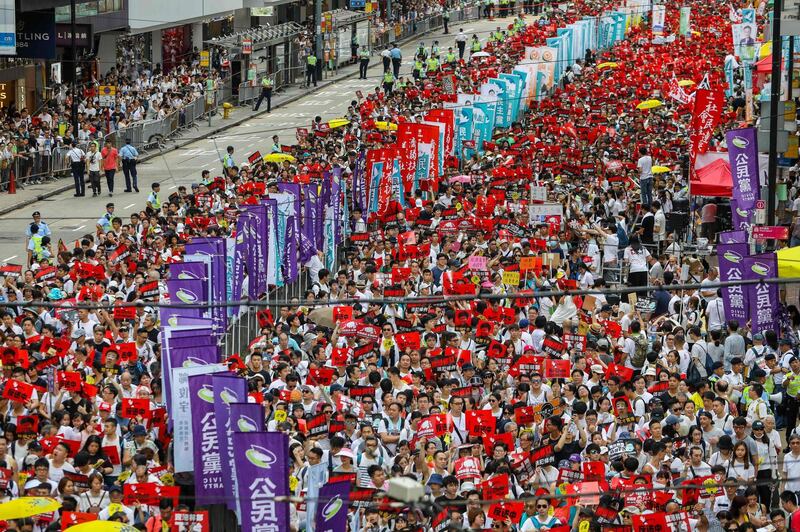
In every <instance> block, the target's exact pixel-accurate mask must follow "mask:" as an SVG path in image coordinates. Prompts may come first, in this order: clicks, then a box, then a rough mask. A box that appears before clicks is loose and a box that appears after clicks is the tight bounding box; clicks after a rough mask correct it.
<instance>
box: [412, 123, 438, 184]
mask: <svg viewBox="0 0 800 532" xmlns="http://www.w3.org/2000/svg"><path fill="white" fill-rule="evenodd" d="M416 126H417V129H416V133H417V160H419V159H420V158H421V157H423V155H424V154H428V156H429V161H430V164H429V169H428V174H427V175H426V176H420V179H426V178H429V179H436V175H437V168H438V164H439V157H438V148H439V128H438V127H437V126H433V125H429V124H416Z"/></svg>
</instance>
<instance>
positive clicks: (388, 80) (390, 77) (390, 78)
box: [383, 71, 394, 94]
mask: <svg viewBox="0 0 800 532" xmlns="http://www.w3.org/2000/svg"><path fill="white" fill-rule="evenodd" d="M393 85H394V74H392V72H391V71H387V72H384V73H383V92H385V93H386V94H391V93H392V86H393Z"/></svg>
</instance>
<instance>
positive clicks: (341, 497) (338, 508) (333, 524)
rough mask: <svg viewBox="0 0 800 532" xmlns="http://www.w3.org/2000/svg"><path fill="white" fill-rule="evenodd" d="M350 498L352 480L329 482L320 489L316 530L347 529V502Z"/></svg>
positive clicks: (321, 531) (322, 531)
mask: <svg viewBox="0 0 800 532" xmlns="http://www.w3.org/2000/svg"><path fill="white" fill-rule="evenodd" d="M349 499H350V482H348V481H346V480H344V481H340V482H333V483H331V482H328V483H326V484H325V485H323V486H322V487H321V488H320V490H319V501H317V512H316V520H315V523H316V526H315V528H314V530H319V531H320V532H324V531H328V530H331V531H336V530H347V503H348V501H349Z"/></svg>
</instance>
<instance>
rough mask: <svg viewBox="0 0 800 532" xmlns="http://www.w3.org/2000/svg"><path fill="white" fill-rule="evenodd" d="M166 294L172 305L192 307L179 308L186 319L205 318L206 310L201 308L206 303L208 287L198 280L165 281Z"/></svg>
mask: <svg viewBox="0 0 800 532" xmlns="http://www.w3.org/2000/svg"><path fill="white" fill-rule="evenodd" d="M166 284H167V292H168V293H169V301H170V303H173V304H180V305H192V306H191V307H171V308H180V310H181V313H182V314H183V315H184V316H185V317H187V318H202V317H205V316H204V315H205V311H206V309H205V308H204V307H202V306H201V304H202V303H204V302H206V301H208V296H209V295H208V285H207V284H206V282H205V281H203V280H200V279H167V280H166Z"/></svg>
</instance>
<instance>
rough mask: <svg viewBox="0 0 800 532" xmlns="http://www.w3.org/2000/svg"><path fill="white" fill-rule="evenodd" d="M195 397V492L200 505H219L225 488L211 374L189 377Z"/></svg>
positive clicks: (193, 443) (193, 447)
mask: <svg viewBox="0 0 800 532" xmlns="http://www.w3.org/2000/svg"><path fill="white" fill-rule="evenodd" d="M189 397H190V398H191V406H192V417H193V418H194V423H193V424H192V439H193V440H192V453H193V456H194V495H195V505H196V506H206V505H210V504H219V502H220V501H221V500H222V497H223V496H224V495H225V491H224V489H223V479H222V477H223V475H222V456H221V455H220V445H219V440H218V438H217V418H216V415H215V414H214V388H213V385H212V376H211V375H195V376H192V377H189Z"/></svg>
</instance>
